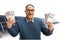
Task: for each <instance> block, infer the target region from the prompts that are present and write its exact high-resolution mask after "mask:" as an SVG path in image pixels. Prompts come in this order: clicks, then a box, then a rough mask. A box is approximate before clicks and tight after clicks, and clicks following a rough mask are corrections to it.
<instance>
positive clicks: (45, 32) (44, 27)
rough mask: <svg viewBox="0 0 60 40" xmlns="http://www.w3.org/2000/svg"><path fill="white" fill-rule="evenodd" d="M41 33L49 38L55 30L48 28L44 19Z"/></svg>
mask: <svg viewBox="0 0 60 40" xmlns="http://www.w3.org/2000/svg"><path fill="white" fill-rule="evenodd" d="M41 31H42V33H43V34H44V35H46V36H49V35H51V34H52V33H53V30H52V31H51V30H49V29H48V28H47V27H46V24H45V21H44V19H42V20H41Z"/></svg>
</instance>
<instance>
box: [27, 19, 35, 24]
mask: <svg viewBox="0 0 60 40" xmlns="http://www.w3.org/2000/svg"><path fill="white" fill-rule="evenodd" d="M26 21H27V23H28V22H29V21H28V20H27V18H26ZM31 22H33V23H34V18H33V19H32V21H31Z"/></svg>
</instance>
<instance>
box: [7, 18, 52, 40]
mask: <svg viewBox="0 0 60 40" xmlns="http://www.w3.org/2000/svg"><path fill="white" fill-rule="evenodd" d="M7 29H8V28H7ZM8 32H9V33H10V34H11V35H12V36H13V37H15V36H17V34H18V33H19V34H20V39H39V40H41V38H40V37H41V32H42V33H43V34H44V35H46V36H49V35H51V34H52V32H51V31H50V30H49V29H48V28H46V25H45V23H44V21H43V19H42V18H34V22H27V21H26V17H21V18H20V19H19V20H18V21H16V23H14V24H13V27H12V28H11V29H8Z"/></svg>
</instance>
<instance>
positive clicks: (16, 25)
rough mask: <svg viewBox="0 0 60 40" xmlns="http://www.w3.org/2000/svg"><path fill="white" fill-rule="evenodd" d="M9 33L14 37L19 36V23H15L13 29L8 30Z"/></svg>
mask: <svg viewBox="0 0 60 40" xmlns="http://www.w3.org/2000/svg"><path fill="white" fill-rule="evenodd" d="M7 31H8V32H9V34H10V35H12V36H13V37H15V36H17V34H18V33H19V25H18V23H17V22H16V23H14V24H13V25H12V28H10V29H8V28H7Z"/></svg>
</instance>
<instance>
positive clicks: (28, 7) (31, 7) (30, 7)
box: [26, 6, 34, 9]
mask: <svg viewBox="0 0 60 40" xmlns="http://www.w3.org/2000/svg"><path fill="white" fill-rule="evenodd" d="M26 9H34V7H33V6H27V7H26Z"/></svg>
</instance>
